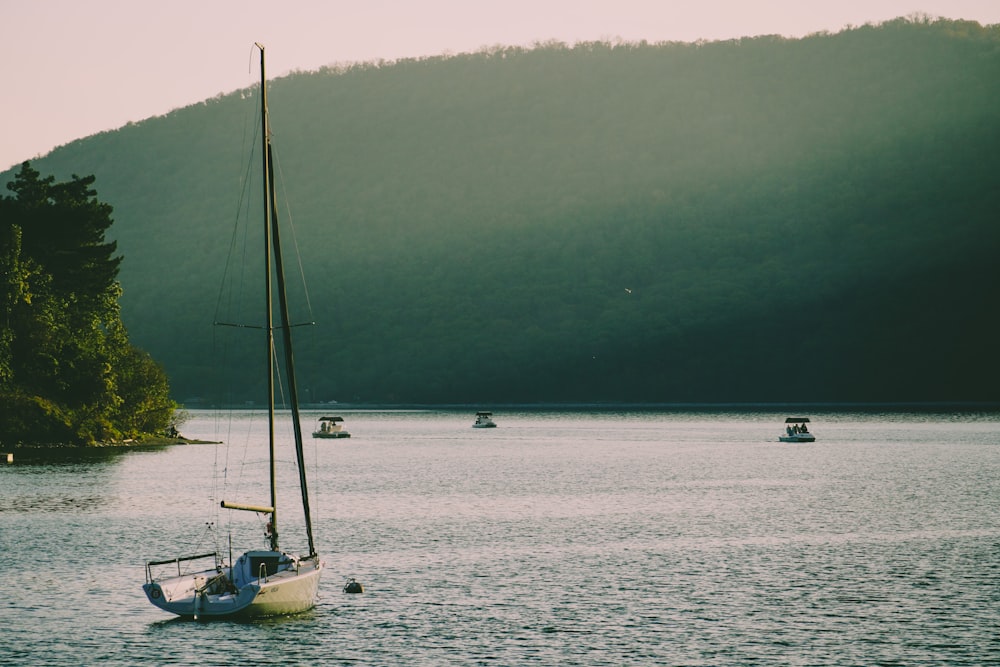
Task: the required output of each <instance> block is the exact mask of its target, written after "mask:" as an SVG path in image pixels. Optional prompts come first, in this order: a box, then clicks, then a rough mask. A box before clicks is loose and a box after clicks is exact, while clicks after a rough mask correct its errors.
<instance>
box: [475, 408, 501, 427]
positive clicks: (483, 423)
mask: <svg viewBox="0 0 1000 667" xmlns="http://www.w3.org/2000/svg"><path fill="white" fill-rule="evenodd" d="M496 427H497V425H496V424H495V423H494V422H493V413H492V412H477V413H476V421H475V422H474V423H473V424H472V428H496Z"/></svg>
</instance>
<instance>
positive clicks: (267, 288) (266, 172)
mask: <svg viewBox="0 0 1000 667" xmlns="http://www.w3.org/2000/svg"><path fill="white" fill-rule="evenodd" d="M257 48H258V49H260V126H261V127H260V141H261V160H262V162H263V165H262V166H263V171H262V172H261V174H262V176H263V179H262V180H263V181H264V293H265V294H264V299H265V301H264V304H265V308H264V312H265V313H266V315H265V317H266V321H265V323H264V330H265V331H266V332H267V335H266V337H267V445H268V453H269V456H270V466H271V470H270V472H271V508H272V510H271V529H270V538H271V550H272V551H277V550H278V497H277V490H276V489H275V484H274V477H275V462H274V319H273V316H272V314H271V210H272V207H273V201H272V199H273V193H274V190H273V188H272V187H271V179H270V173H271V137H270V134H269V131H270V128H269V127H268V122H267V75H266V73H265V71H264V46H263V45H262V44H259V43H258V44H257Z"/></svg>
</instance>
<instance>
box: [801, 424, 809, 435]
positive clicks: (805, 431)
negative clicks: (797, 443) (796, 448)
mask: <svg viewBox="0 0 1000 667" xmlns="http://www.w3.org/2000/svg"><path fill="white" fill-rule="evenodd" d="M799 432H800V433H808V432H809V427H807V426H806V425H805V424H803V425H802V428H801V429H799Z"/></svg>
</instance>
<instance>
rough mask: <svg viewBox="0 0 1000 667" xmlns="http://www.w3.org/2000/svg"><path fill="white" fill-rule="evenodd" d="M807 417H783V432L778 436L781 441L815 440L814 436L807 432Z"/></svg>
mask: <svg viewBox="0 0 1000 667" xmlns="http://www.w3.org/2000/svg"><path fill="white" fill-rule="evenodd" d="M808 423H809V418H808V417H788V418H787V419H785V434H784V435H782V436H779V437H778V440H780V441H781V442H816V436H814V435H813V434H812V433H810V432H809V427H808V426H806V424H808Z"/></svg>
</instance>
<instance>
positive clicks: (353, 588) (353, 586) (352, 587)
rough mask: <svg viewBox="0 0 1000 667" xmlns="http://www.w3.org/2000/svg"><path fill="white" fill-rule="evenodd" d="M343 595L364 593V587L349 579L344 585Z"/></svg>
mask: <svg viewBox="0 0 1000 667" xmlns="http://www.w3.org/2000/svg"><path fill="white" fill-rule="evenodd" d="M344 592H345V593H364V592H365V587H364V586H362V585H361V582H360V581H355V580H354V579H351V580H350V581H348V582H347V583H346V584H345V585H344Z"/></svg>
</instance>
